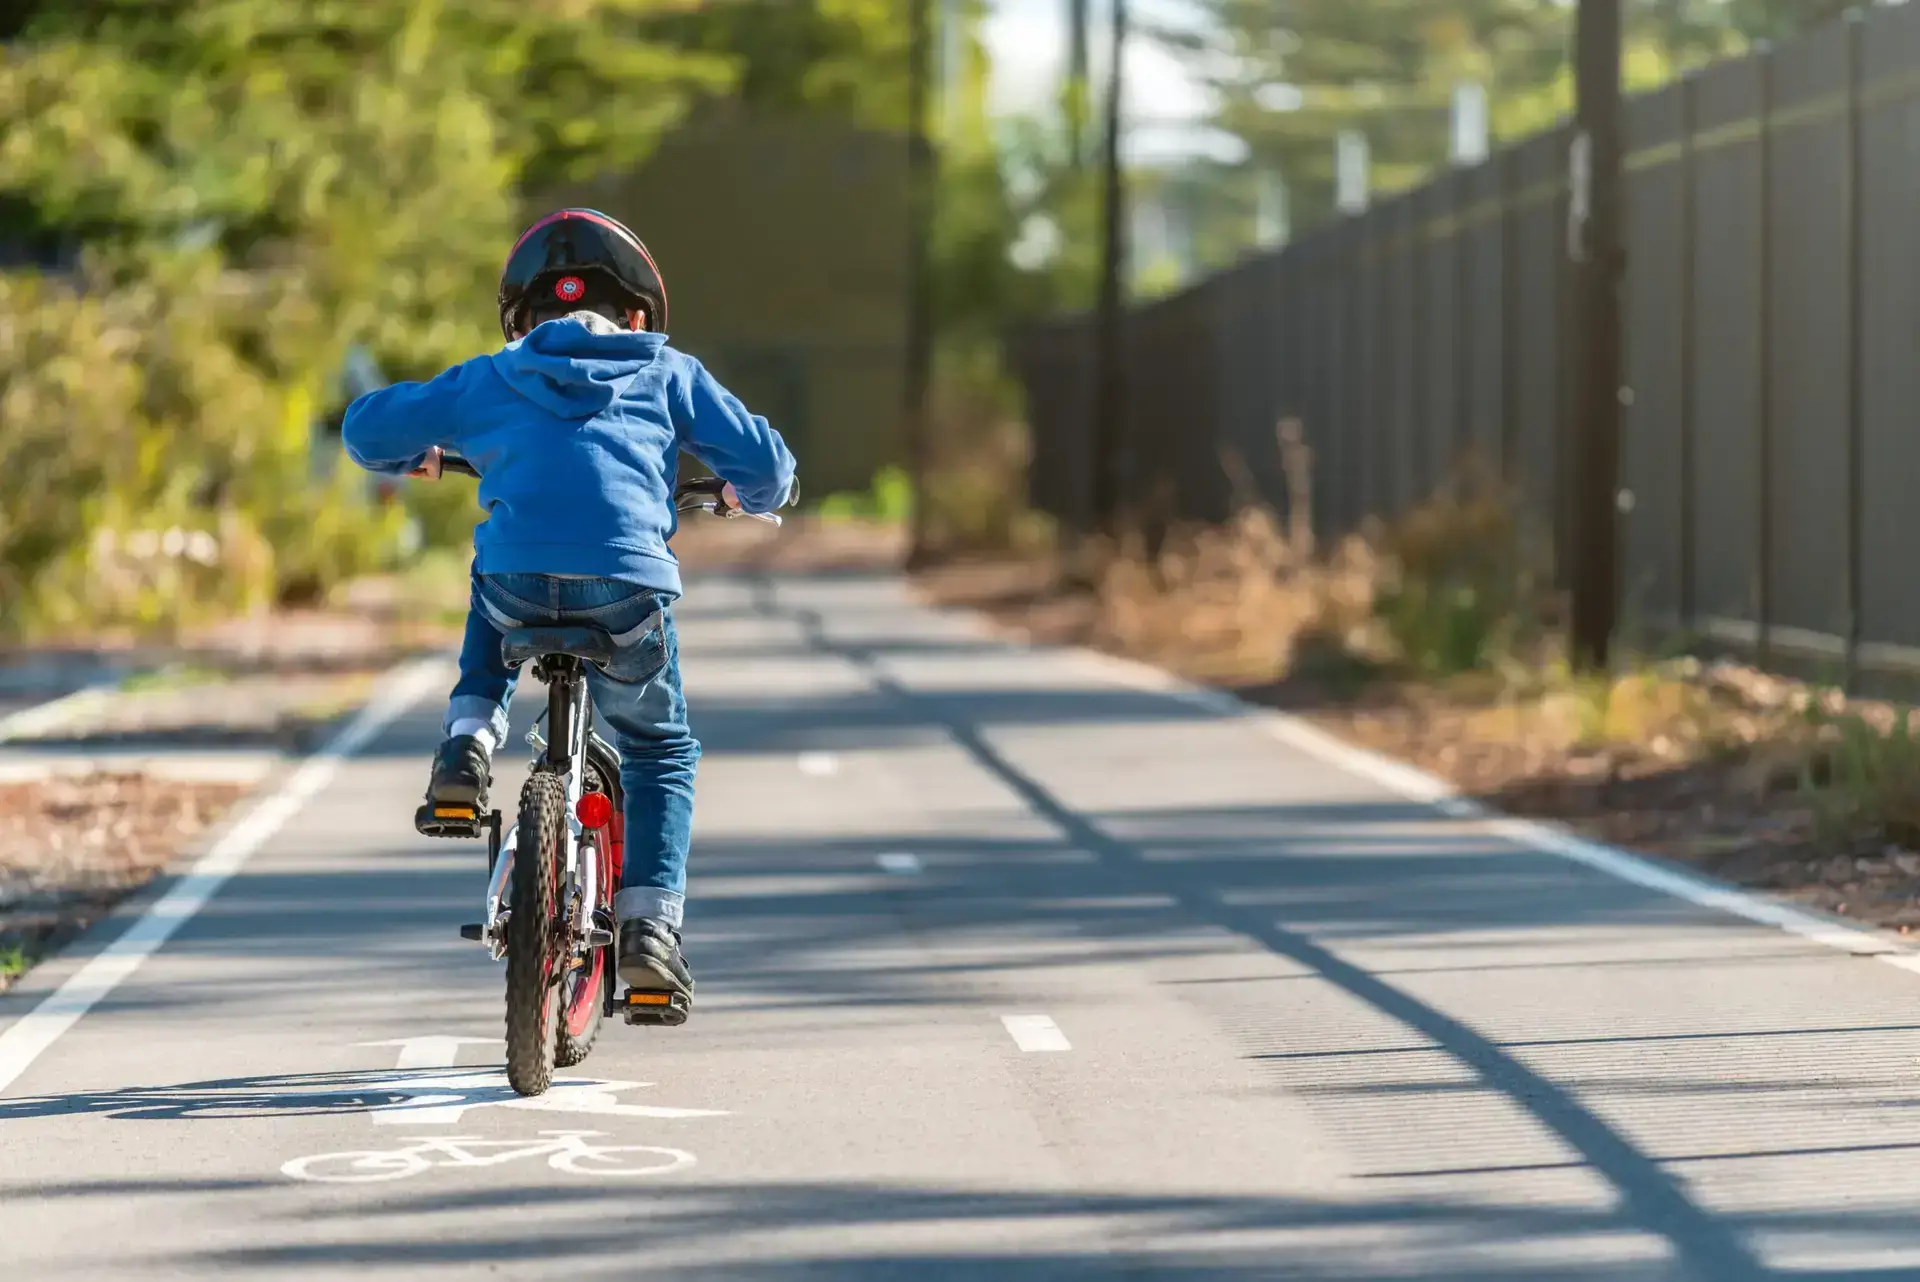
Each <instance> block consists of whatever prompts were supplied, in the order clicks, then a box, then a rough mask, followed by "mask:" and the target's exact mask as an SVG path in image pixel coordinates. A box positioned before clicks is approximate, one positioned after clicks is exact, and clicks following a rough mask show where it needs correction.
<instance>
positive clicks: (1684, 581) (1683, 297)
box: [1679, 74, 1700, 632]
mask: <svg viewBox="0 0 1920 1282" xmlns="http://www.w3.org/2000/svg"><path fill="white" fill-rule="evenodd" d="M1695 83H1696V82H1695V79H1694V77H1693V76H1692V75H1691V74H1689V75H1687V76H1685V77H1683V78H1682V79H1681V81H1680V87H1679V93H1680V159H1679V165H1680V318H1679V323H1680V627H1681V630H1682V631H1684V632H1697V631H1698V629H1699V622H1700V603H1699V600H1698V588H1697V586H1696V583H1695V570H1694V562H1695V560H1696V559H1697V557H1698V555H1699V554H1698V551H1697V545H1696V541H1695V540H1696V537H1697V535H1696V532H1695V529H1696V522H1697V521H1698V519H1699V513H1698V511H1697V510H1696V508H1695V506H1694V494H1693V488H1694V478H1695V475H1696V470H1695V463H1696V460H1695V458H1694V448H1695V444H1696V443H1695V440H1694V388H1693V381H1694V379H1693V373H1694V371H1693V365H1694V354H1693V346H1694V344H1693V327H1694V306H1695V303H1696V301H1697V300H1696V299H1695V297H1694V283H1695V282H1694V277H1695V274H1696V273H1695V269H1694V212H1695V210H1694V199H1695V192H1694V187H1695V183H1696V175H1695V171H1694V155H1693V136H1694V133H1695V132H1696V130H1697V129H1698V123H1697V121H1698V116H1697V112H1698V110H1699V107H1698V102H1697V98H1698V95H1697V93H1696V91H1695Z"/></svg>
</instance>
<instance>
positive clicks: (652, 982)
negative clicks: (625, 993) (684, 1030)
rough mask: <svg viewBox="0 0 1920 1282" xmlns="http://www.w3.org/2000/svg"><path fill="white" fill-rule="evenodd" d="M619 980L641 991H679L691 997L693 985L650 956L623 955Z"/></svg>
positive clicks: (683, 995)
mask: <svg viewBox="0 0 1920 1282" xmlns="http://www.w3.org/2000/svg"><path fill="white" fill-rule="evenodd" d="M618 969H619V972H620V982H621V983H623V984H625V985H626V986H627V987H628V988H637V989H639V990H640V991H641V992H643V993H661V992H666V993H679V994H680V995H681V996H682V997H685V998H687V999H688V1000H689V1001H691V1000H692V999H693V985H691V984H689V983H687V982H686V981H685V980H683V979H681V978H680V977H679V976H678V975H676V974H674V973H673V972H672V971H670V970H668V969H667V967H666V965H665V964H664V963H662V962H658V961H655V960H654V959H653V958H651V957H623V958H622V959H621V960H620V964H619V967H618Z"/></svg>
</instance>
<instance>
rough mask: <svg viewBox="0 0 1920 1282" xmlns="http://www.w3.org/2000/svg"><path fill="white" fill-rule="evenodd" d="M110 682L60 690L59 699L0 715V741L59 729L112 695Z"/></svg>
mask: <svg viewBox="0 0 1920 1282" xmlns="http://www.w3.org/2000/svg"><path fill="white" fill-rule="evenodd" d="M113 691H114V687H113V686H111V685H91V686H86V687H84V688H82V689H79V690H75V691H74V692H73V693H72V694H63V695H61V696H60V697H59V698H58V699H50V700H48V701H47V702H45V703H38V704H35V705H34V706H33V707H31V708H22V709H21V710H20V711H18V712H16V713H14V714H12V715H11V716H6V717H0V743H5V742H7V741H8V740H9V739H18V738H22V737H32V736H34V735H43V734H47V733H49V732H51V731H54V730H58V729H60V728H61V727H62V726H64V725H66V724H67V723H68V722H71V721H73V720H75V719H76V718H78V717H80V716H81V715H83V714H84V713H86V712H87V711H88V710H89V709H91V708H96V707H99V706H100V705H101V704H103V703H105V702H107V701H108V700H109V699H111V698H112V697H113Z"/></svg>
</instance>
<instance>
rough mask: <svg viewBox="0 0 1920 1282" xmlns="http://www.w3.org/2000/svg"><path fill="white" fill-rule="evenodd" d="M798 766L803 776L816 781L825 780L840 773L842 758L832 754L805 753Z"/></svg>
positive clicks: (801, 755)
mask: <svg viewBox="0 0 1920 1282" xmlns="http://www.w3.org/2000/svg"><path fill="white" fill-rule="evenodd" d="M796 764H797V765H798V766H799V767H800V773H801V774H803V775H807V776H809V777H811V778H814V779H825V778H826V777H827V776H829V775H837V774H839V773H840V758H838V757H836V756H834V755H833V754H832V753H831V752H803V753H801V754H800V759H799V761H798V762H797V763H796Z"/></svg>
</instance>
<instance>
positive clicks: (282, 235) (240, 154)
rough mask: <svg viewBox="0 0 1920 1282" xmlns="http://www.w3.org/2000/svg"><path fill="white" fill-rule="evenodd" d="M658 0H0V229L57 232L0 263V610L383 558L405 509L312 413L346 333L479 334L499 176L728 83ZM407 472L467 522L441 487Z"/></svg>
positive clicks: (322, 400) (617, 141) (353, 568)
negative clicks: (656, 21) (435, 489)
mask: <svg viewBox="0 0 1920 1282" xmlns="http://www.w3.org/2000/svg"><path fill="white" fill-rule="evenodd" d="M683 7H684V6H680V5H677V4H675V3H673V0H569V2H568V3H566V4H558V5H524V4H518V3H513V2H512V0H461V3H457V4H455V3H443V2H442V0H358V2H357V3H354V4H326V5H319V4H311V3H306V2H305V0H137V2H136V0H41V2H39V3H25V4H24V5H21V6H15V8H16V9H19V10H21V12H19V13H10V14H9V15H8V22H9V24H10V25H9V31H10V32H11V31H13V30H17V31H18V32H19V34H18V35H17V37H16V38H14V39H13V40H12V41H11V42H10V43H9V44H8V45H7V46H6V52H5V56H4V58H0V250H4V249H7V248H9V246H11V247H12V248H13V250H14V253H13V254H12V255H11V256H13V257H18V251H19V249H21V248H25V249H27V250H29V251H34V250H40V251H45V250H46V249H47V248H48V247H58V246H67V247H69V248H71V247H73V246H76V245H77V246H78V247H79V248H80V251H81V252H80V253H79V254H78V255H77V258H76V256H75V255H73V254H71V253H64V254H47V253H44V252H42V253H41V255H40V256H41V257H42V258H43V260H49V261H60V262H62V263H64V264H67V266H66V267H65V269H63V270H60V271H57V272H53V271H46V270H35V269H22V268H16V269H13V270H10V271H6V272H0V627H3V628H4V629H5V630H6V631H8V632H11V633H14V634H21V633H32V632H36V631H45V630H48V629H53V628H60V629H75V628H81V627H87V626H94V625H99V624H125V625H130V626H136V627H140V628H148V629H151V628H164V627H167V626H170V625H173V624H177V623H179V622H181V621H183V620H185V619H188V618H191V617H192V616H194V615H196V614H198V613H202V612H205V611H210V610H234V609H247V608H258V607H260V606H262V605H265V604H268V603H270V602H271V601H273V600H306V599H318V598H319V597H321V596H322V595H323V594H325V593H326V592H327V591H328V590H329V588H330V587H331V586H332V585H334V584H335V583H337V582H339V581H340V580H341V579H343V578H345V577H347V576H351V575H354V574H357V573H360V572H363V571H365V570H367V569H369V568H373V567H375V566H377V565H380V564H382V563H384V562H388V561H391V560H392V559H393V558H394V557H395V556H396V555H397V554H398V552H399V550H400V549H401V548H402V547H403V546H404V545H403V543H402V541H401V540H402V536H403V533H404V531H405V529H406V524H407V522H406V512H405V510H404V509H403V508H402V507H401V506H400V505H398V504H395V503H391V502H383V501H382V500H381V497H380V495H379V494H378V492H377V491H376V489H375V487H374V486H372V485H371V484H369V483H368V481H367V478H365V477H363V476H361V475H359V474H358V473H355V472H353V471H352V470H351V469H347V468H340V467H337V466H336V465H335V464H336V460H335V459H334V457H332V455H333V454H334V452H335V451H336V450H337V446H336V445H334V444H333V443H331V442H330V441H328V440H327V439H326V438H325V437H324V436H322V435H319V434H317V433H316V431H315V425H316V423H318V422H319V421H321V420H322V419H323V417H324V416H325V415H326V414H327V413H329V412H330V411H333V410H336V409H337V408H338V406H337V405H332V404H329V403H328V401H329V399H330V398H332V397H333V396H334V392H333V389H334V388H335V387H336V386H337V378H336V373H337V371H338V370H339V368H340V366H341V362H342V360H343V358H344V356H345V354H346V352H347V350H348V349H349V348H350V347H352V346H354V345H356V344H357V345H362V346H365V347H366V348H367V349H369V350H370V352H371V353H372V354H373V356H374V357H375V358H376V359H377V360H378V362H379V363H380V365H381V366H382V367H383V368H385V369H387V370H390V371H393V372H395V373H397V374H399V375H400V376H402V377H411V376H420V375H426V374H431V373H433V372H435V371H437V370H438V369H439V368H441V367H443V366H445V365H447V364H450V363H452V362H453V361H456V360H459V359H462V358H464V357H466V356H469V355H472V354H473V353H474V352H476V351H480V350H485V349H486V348H487V347H488V346H490V345H491V344H492V343H493V342H495V341H497V331H496V330H495V328H494V320H493V307H492V297H491V296H492V286H493V279H492V277H493V273H495V272H496V271H497V270H498V267H499V259H500V256H501V253H502V248H503V246H504V245H505V244H506V243H507V241H508V240H509V238H510V237H511V236H512V234H513V232H514V230H515V228H516V226H517V223H518V221H519V218H520V213H519V210H518V208H517V203H518V194H519V192H520V190H521V189H522V187H523V185H531V184H537V183H539V182H544V181H551V180H553V179H555V178H558V177H562V176H573V175H577V174H579V173H582V172H591V171H593V170H595V169H597V168H600V167H604V166H612V165H624V164H629V163H631V162H632V161H634V160H636V159H637V158H638V157H639V156H640V155H641V154H643V153H644V151H645V150H646V149H647V148H649V147H650V146H651V145H652V144H653V142H654V141H655V140H656V139H657V138H658V137H659V135H660V133H661V132H662V131H663V130H664V129H666V128H668V127H669V126H671V124H672V123H673V122H674V121H675V120H676V119H677V118H678V116H679V115H680V113H681V112H682V111H683V109H684V107H685V105H686V103H687V102H688V100H689V98H690V97H691V96H692V95H693V94H694V93H696V92H699V91H702V90H710V89H716V88H722V87H724V86H725V85H726V84H727V83H729V80H730V77H731V76H732V74H733V71H732V68H731V67H730V65H729V64H728V63H727V61H726V60H725V59H723V58H720V57H716V56H712V55H710V54H706V53H700V52H692V53H690V52H686V51H683V50H682V49H680V48H678V47H676V46H674V45H671V44H667V43H662V42H661V41H660V40H658V39H656V38H654V37H653V36H652V35H650V34H649V33H648V29H647V27H646V25H645V23H644V22H642V21H641V19H642V18H644V17H646V16H647V15H648V14H650V13H652V12H655V11H659V12H666V11H670V10H678V9H681V8H683ZM76 262H77V266H74V265H73V264H74V263H76ZM413 488H416V489H417V488H422V487H413ZM407 501H408V502H415V501H418V502H420V503H421V506H422V514H423V516H425V517H426V518H427V519H426V520H425V521H424V525H425V526H426V528H427V531H428V532H429V533H430V534H433V535H441V536H449V537H453V536H458V535H464V533H465V531H466V530H467V529H469V528H470V527H471V524H472V518H473V510H472V504H471V497H470V495H461V496H459V498H458V499H450V498H446V497H443V496H438V495H435V496H431V497H423V498H421V499H419V500H415V499H413V498H412V497H411V496H409V499H408V500H407ZM462 509H463V510H462Z"/></svg>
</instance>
